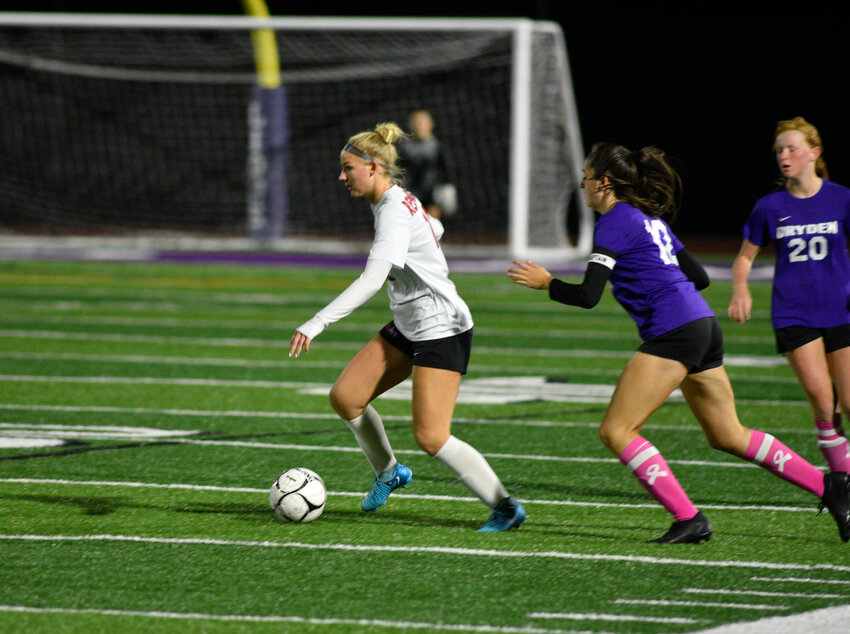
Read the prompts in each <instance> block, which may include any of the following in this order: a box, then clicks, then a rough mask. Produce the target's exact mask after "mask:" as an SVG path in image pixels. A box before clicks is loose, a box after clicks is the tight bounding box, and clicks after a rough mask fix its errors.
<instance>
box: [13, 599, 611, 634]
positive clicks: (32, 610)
mask: <svg viewBox="0 0 850 634" xmlns="http://www.w3.org/2000/svg"><path fill="white" fill-rule="evenodd" d="M0 612H7V613H25V614H69V615H83V614H94V615H98V616H114V617H123V618H127V617H131V618H148V619H168V620H178V621H223V622H228V623H234V622H235V623H301V624H305V625H320V626H321V625H325V626H329V627H333V626H339V625H349V626H357V627H362V628H364V629H366V630H368V629H369V628H380V627H386V628H393V629H399V630H429V631H435V632H495V633H497V634H578V633H577V632H576V631H575V630H560V629H548V628H537V627H534V628H532V627H509V626H501V625H486V624H481V625H478V624H461V623H457V624H447V623H424V622H420V621H387V620H380V619H344V618H323V619H317V618H310V617H304V616H294V615H293V616H278V615H262V614H203V613H200V612H145V611H142V610H108V609H96V608H56V607H37V606H28V605H0ZM594 634H596V633H594ZM603 634H604V633H603Z"/></svg>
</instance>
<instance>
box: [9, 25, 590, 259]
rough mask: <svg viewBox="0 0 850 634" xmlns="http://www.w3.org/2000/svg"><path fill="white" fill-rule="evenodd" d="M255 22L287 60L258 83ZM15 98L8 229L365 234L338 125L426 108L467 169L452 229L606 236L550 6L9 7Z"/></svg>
mask: <svg viewBox="0 0 850 634" xmlns="http://www.w3.org/2000/svg"><path fill="white" fill-rule="evenodd" d="M259 28H262V29H267V30H269V31H267V32H271V33H273V38H272V41H273V43H274V46H275V49H276V50H275V51H274V52H275V55H276V59H275V60H274V62H275V64H277V65H279V70H277V68H276V69H275V72H276V73H277V75H276V78H275V77H272V79H271V81H263V80H262V78H261V80H260V82H259V84H258V77H260V75H258V49H257V46H256V41H255V40H252V34H256V33H257V29H259ZM268 53H269V51H268V49H266V50H265V54H266V56H268ZM266 80H268V77H266ZM0 108H2V112H3V119H4V121H3V125H2V126H0V191H2V196H0V233H4V234H6V235H7V236H8V235H15V236H20V235H38V236H94V237H101V238H112V237H121V238H123V239H127V240H130V239H133V238H144V239H145V240H147V241H150V240H154V244H155V243H156V240H160V242H161V244H168V245H169V246H170V247H173V246H174V245H175V240H177V243H179V244H186V245H192V244H197V243H198V242H197V239H198V238H204V239H210V240H212V241H213V243H215V244H217V245H218V246H219V248H232V247H233V245H242V246H243V247H244V246H245V245H253V246H255V247H263V248H276V247H277V248H281V249H296V248H297V249H316V250H322V249H332V250H349V249H354V248H356V245H358V244H360V245H362V243H364V242H368V240H369V238H370V236H371V232H372V216H371V214H370V213H369V211H368V208H367V207H366V206H365V205H364V204H363V202H362V201H358V200H351V199H350V197H349V195H348V193H347V191H346V190H345V188H344V187H342V186H340V185H339V184H338V183H337V182H336V179H337V176H338V173H339V152H340V149H341V147H342V145H343V144H344V143H345V141H346V140H347V139H348V137H349V136H351V135H352V134H354V133H356V132H359V131H361V130H366V129H372V128H373V127H374V126H375V124H376V123H378V122H379V121H396V122H398V123H399V124H400V125H401V126H402V127H403V128H405V129H407V120H408V115H409V114H410V113H411V112H412V111H413V110H417V109H426V110H428V111H429V112H430V113H431V115H432V117H433V119H434V121H435V123H436V125H435V129H434V133H435V136H437V137H438V139H439V142H440V144H441V147H442V148H443V151H444V153H445V156H446V163H447V165H448V168H449V169H448V177H447V180H449V181H450V182H451V183H452V184H453V185H454V186H455V188H456V195H457V211H456V213H454V214H453V215H451V216H450V217H445V218H444V224H445V225H446V236H445V241H446V242H447V243H448V244H453V245H458V247H461V246H469V247H470V250H475V249H479V248H480V249H482V250H483V252H485V253H491V254H500V255H501V254H504V253H509V254H511V255H514V256H520V257H524V256H537V255H538V254H545V255H550V256H553V257H575V256H579V255H583V254H585V253H587V252H588V250H589V248H590V246H591V245H590V241H591V234H592V222H593V220H592V214H591V213H590V211H589V210H588V209H587V207H586V206H585V204H584V202H583V199H582V197H581V196H580V191H579V188H578V185H579V179H580V177H581V161H582V157H583V148H582V143H581V138H580V133H579V128H578V121H577V116H576V112H575V104H574V100H573V94H572V88H571V82H570V76H569V68H568V63H567V56H566V49H565V46H564V41H563V35H562V32H561V30H560V28H559V27H558V26H557V25H555V24H553V23H546V22H534V21H530V20H499V19H496V20H479V19H416V20H411V19H400V18H399V19H396V18H356V19H355V18H270V19H264V20H258V19H254V18H241V17H234V18H225V17H194V18H193V17H188V16H179V17H177V16H174V17H169V16H149V17H141V16H117V15H110V16H107V15H71V14H54V15H49V14H2V13H0ZM179 239H183V240H182V242H181V241H180V240H179Z"/></svg>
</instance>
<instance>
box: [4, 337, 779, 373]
mask: <svg viewBox="0 0 850 634" xmlns="http://www.w3.org/2000/svg"><path fill="white" fill-rule="evenodd" d="M572 335H573V337H578V336H579V335H578V334H577V333H576V332H573V333H572ZM0 337H5V338H15V339H57V340H72V341H113V342H127V343H161V344H169V345H194V346H213V347H215V346H220V347H245V348H283V349H285V348H289V339H288V338H286V337H282V338H281V339H279V340H278V339H252V338H239V337H182V336H177V335H129V334H114V333H86V332H65V331H59V330H20V329H0ZM586 337H587V338H590V337H592V338H593V339H604V338H605V337H604V336H603V334H602V333H599V332H588V333H586ZM631 338H632V339H634V341H635V343H636V344H637V343H638V342H639V340H638V339H637V337H636V336H634V337H631ZM363 343H364V342H351V343H349V342H340V341H322V342H321V346H322V348H323V349H326V350H359V349H360V348H361V347H362V346H363ZM475 354H476V356H478V355H487V354H492V355H500V356H510V357H512V358H526V357H531V358H539V357H579V358H582V357H583V358H591V359H598V358H611V359H629V358H631V357H632V355H633V354H634V351H633V350H581V349H575V350H573V349H569V350H558V349H550V348H527V347H524V348H523V347H519V348H505V347H499V346H475ZM725 361H726V364H727V365H748V366H749V365H763V366H784V365H786V364H787V362H786V361H785V360H784V359H783V358H781V357H779V356H778V355H777V356H776V357H773V356H770V357H760V356H746V357H745V356H742V355H735V356H730V357H727V358H726V360H725Z"/></svg>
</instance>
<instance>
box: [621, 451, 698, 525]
mask: <svg viewBox="0 0 850 634" xmlns="http://www.w3.org/2000/svg"><path fill="white" fill-rule="evenodd" d="M620 462H622V463H623V464H624V465H626V466H627V467H628V468H629V469H631V471H632V473H634V474H635V477H636V478H637V479H638V481H639V482H640V483H641V485H642V486H643V488H644V489H646V490H647V491H648V492H649V494H650V495H651V496H652V497H654V498H655V500H656V501H657V502H658V503H659V504H661V506H663V507H664V508H665V509H667V510H668V511H669V512H670V513H671V514H672V515H673V517H674V518H675V519H676V521H678V522H681V521H683V520H689V519H691V518H692V517H693V516H694V515H696V514H697V509H696V507H695V506H694V505H693V504H692V503H691V501H690V499H688V496H687V494H686V493H685V490H684V489H683V488H682V486H681V485H680V484H679V482H678V481H677V480H676V476H674V475H673V472H672V471H671V470H670V467H668V466H667V463H666V462H665V461H664V457H663V456H662V455H661V452H659V451H658V449H656V448H655V446H654V445H653V444H652V443H651V442H649V441H648V440H646V439H645V438H641V437H640V436H638V437H637V438H635V439H634V440H633V441H632V442H630V443H629V445H628V447H626V448H625V449H624V450H623V453H621V454H620Z"/></svg>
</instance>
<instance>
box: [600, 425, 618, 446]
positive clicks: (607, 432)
mask: <svg viewBox="0 0 850 634" xmlns="http://www.w3.org/2000/svg"><path fill="white" fill-rule="evenodd" d="M617 437H618V434H617V431H616V430H615V429H613V428H611V427H607V426H605V425H601V426H600V427H599V440H601V441H602V444H603V445H605V446H606V447H608V448H609V449H611V448H612V447H613V446H614V445H616V444H617Z"/></svg>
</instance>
